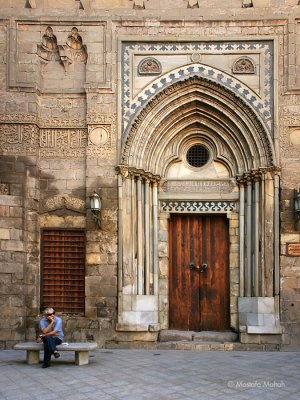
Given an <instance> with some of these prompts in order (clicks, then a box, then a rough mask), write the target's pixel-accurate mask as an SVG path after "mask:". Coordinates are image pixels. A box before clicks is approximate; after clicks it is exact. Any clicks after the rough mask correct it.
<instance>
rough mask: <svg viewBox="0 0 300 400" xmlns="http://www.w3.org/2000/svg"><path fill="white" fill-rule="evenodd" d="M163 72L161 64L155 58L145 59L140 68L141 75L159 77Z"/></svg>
mask: <svg viewBox="0 0 300 400" xmlns="http://www.w3.org/2000/svg"><path fill="white" fill-rule="evenodd" d="M161 71H162V68H161V64H160V62H159V61H158V60H157V59H156V58H154V57H147V58H144V59H143V60H142V61H141V62H140V63H139V66H138V73H139V75H159V74H161Z"/></svg>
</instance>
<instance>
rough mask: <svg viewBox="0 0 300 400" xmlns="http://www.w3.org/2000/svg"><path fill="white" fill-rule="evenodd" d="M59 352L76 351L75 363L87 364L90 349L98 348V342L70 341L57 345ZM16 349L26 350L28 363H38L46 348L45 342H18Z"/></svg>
mask: <svg viewBox="0 0 300 400" xmlns="http://www.w3.org/2000/svg"><path fill="white" fill-rule="evenodd" d="M56 348H57V350H58V351H59V352H61V351H75V364H76V365H86V364H88V363H89V351H91V350H95V349H97V348H98V345H97V343H68V344H60V345H58V346H56ZM14 349H15V350H26V352H27V353H26V360H27V364H38V363H39V362H40V351H41V350H43V349H44V345H43V343H36V342H27V343H18V344H16V345H15V346H14Z"/></svg>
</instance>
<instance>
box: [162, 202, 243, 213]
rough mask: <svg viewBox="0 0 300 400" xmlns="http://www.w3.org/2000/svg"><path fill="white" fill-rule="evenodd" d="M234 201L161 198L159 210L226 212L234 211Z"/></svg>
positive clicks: (171, 211) (169, 211) (172, 211)
mask: <svg viewBox="0 0 300 400" xmlns="http://www.w3.org/2000/svg"><path fill="white" fill-rule="evenodd" d="M236 209H237V207H236V202H234V201H226V200H222V201H194V200H190V201H189V200H178V201H176V200H163V201H160V211H161V212H168V213H227V212H232V211H236Z"/></svg>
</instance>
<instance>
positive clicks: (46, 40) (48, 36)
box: [37, 26, 60, 64]
mask: <svg viewBox="0 0 300 400" xmlns="http://www.w3.org/2000/svg"><path fill="white" fill-rule="evenodd" d="M37 54H38V56H39V57H40V59H41V61H42V62H44V63H45V64H48V62H49V61H59V60H60V57H59V52H58V45H57V39H56V36H55V35H54V33H53V29H52V28H51V27H50V26H48V28H47V29H46V32H45V33H44V35H43V37H42V42H41V44H38V45H37Z"/></svg>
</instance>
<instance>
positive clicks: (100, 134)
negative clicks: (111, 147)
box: [89, 126, 109, 146]
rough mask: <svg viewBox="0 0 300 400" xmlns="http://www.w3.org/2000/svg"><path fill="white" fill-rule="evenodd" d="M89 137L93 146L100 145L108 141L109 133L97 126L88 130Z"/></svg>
mask: <svg viewBox="0 0 300 400" xmlns="http://www.w3.org/2000/svg"><path fill="white" fill-rule="evenodd" d="M89 138H90V141H91V143H92V144H94V145H95V146H102V145H103V144H105V143H106V142H107V141H108V139H109V134H108V132H107V130H106V129H105V128H103V127H102V126H98V127H97V128H94V129H93V130H91V131H90V133H89Z"/></svg>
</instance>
